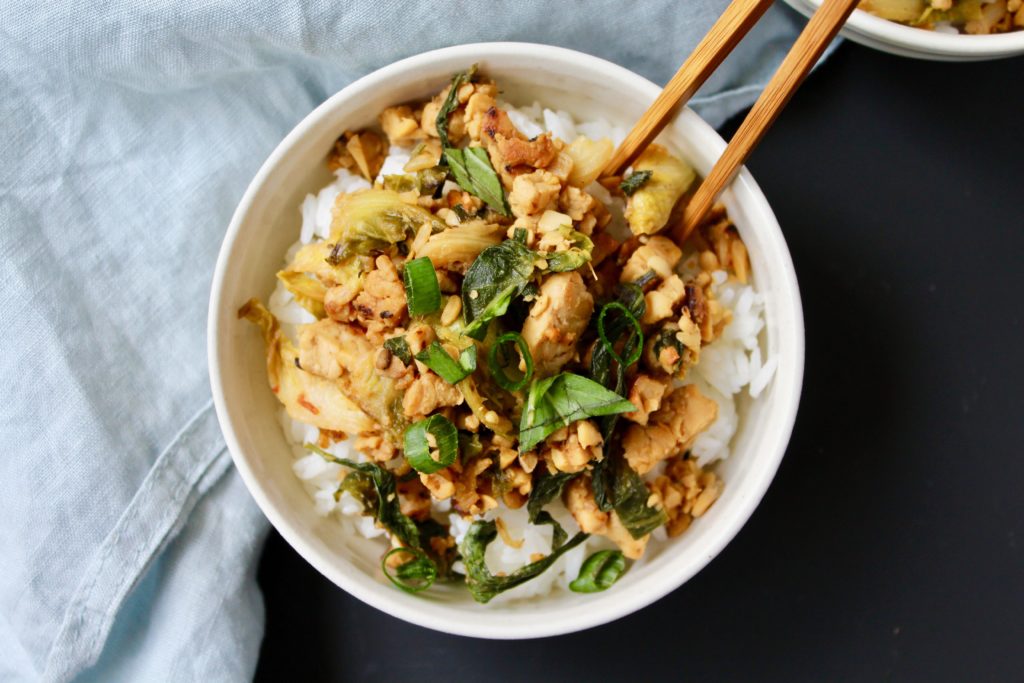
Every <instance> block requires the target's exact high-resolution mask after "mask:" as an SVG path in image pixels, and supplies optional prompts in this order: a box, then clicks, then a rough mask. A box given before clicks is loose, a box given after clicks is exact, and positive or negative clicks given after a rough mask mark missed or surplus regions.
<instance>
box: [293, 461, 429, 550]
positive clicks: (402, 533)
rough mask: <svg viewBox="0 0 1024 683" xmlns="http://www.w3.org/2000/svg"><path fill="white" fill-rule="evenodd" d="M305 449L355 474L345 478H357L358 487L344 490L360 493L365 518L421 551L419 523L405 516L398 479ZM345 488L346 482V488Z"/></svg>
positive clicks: (363, 464) (367, 464)
mask: <svg viewBox="0 0 1024 683" xmlns="http://www.w3.org/2000/svg"><path fill="white" fill-rule="evenodd" d="M305 448H306V450H309V451H312V452H314V453H316V454H318V455H319V456H320V457H322V458H323V459H324V460H327V461H328V462H334V463H337V464H339V465H342V466H343V467H347V468H349V469H350V470H354V471H353V472H351V473H350V474H349V475H348V476H347V477H345V480H346V481H347V480H348V478H349V477H352V476H355V477H357V480H356V483H355V484H354V485H353V486H351V487H349V488H344V490H348V491H353V490H355V491H358V495H355V497H356V498H357V499H358V500H359V502H360V503H362V505H363V514H367V515H371V516H373V518H374V519H376V520H377V522H378V523H379V524H380V525H381V526H382V527H384V528H385V529H387V531H388V533H390V534H391V535H392V536H394V537H395V538H397V539H398V540H399V541H401V542H402V544H403V545H405V546H408V547H410V548H419V547H420V534H419V529H417V527H416V523H415V522H414V521H412V519H411V518H410V517H408V516H407V515H406V514H404V513H403V512H402V508H401V506H400V505H399V501H398V494H397V493H396V491H395V478H394V476H392V474H391V473H390V472H388V471H387V470H386V469H384V468H383V467H381V466H380V465H378V464H376V463H372V462H354V461H352V460H346V459H345V458H339V457H337V456H336V455H332V454H331V453H328V452H327V451H325V450H324V449H322V448H320V447H319V446H317V445H315V444H311V443H307V444H305ZM344 484H345V482H344V481H343V482H342V487H344ZM370 484H372V487H371V486H370Z"/></svg>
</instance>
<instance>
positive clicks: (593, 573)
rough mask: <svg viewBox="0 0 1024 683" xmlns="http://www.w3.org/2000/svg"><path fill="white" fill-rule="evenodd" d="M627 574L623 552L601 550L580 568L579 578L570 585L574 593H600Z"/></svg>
mask: <svg viewBox="0 0 1024 683" xmlns="http://www.w3.org/2000/svg"><path fill="white" fill-rule="evenodd" d="M625 573H626V557H625V555H623V554H622V551H621V550H599V551H597V552H596V553H594V554H593V555H591V556H590V557H588V558H587V559H586V560H585V561H584V562H583V566H582V567H580V573H579V576H577V577H576V579H575V580H574V581H573V582H572V583H570V584H569V590H571V591H573V592H574V593H598V592H600V591H603V590H608V589H609V588H611V586H612V584H613V583H615V582H616V581H618V580H619V578H620V577H621V576H622V575H623V574H625Z"/></svg>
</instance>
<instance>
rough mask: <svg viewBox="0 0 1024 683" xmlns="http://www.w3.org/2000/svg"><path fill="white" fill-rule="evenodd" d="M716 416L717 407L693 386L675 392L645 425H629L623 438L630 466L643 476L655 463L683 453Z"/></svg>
mask: <svg viewBox="0 0 1024 683" xmlns="http://www.w3.org/2000/svg"><path fill="white" fill-rule="evenodd" d="M716 417H718V404H717V403H715V402H714V401H713V400H712V399H710V398H707V397H706V396H704V395H703V394H701V393H700V390H698V389H697V387H696V386H694V385H693V384H687V385H686V386H684V387H680V388H679V389H676V390H675V391H673V392H672V393H670V394H669V395H668V396H667V397H665V398H664V399H663V401H662V404H661V407H660V408H658V410H656V411H655V412H654V413H652V414H651V416H650V419H649V421H648V424H647V425H646V426H642V425H639V424H631V425H629V428H628V429H627V430H626V433H625V434H624V435H623V437H622V450H623V453H624V454H625V456H626V460H627V461H628V462H629V465H630V467H632V468H633V469H634V470H636V471H637V472H639V473H640V474H646V473H648V472H650V471H651V469H653V468H654V466H655V465H656V464H658V463H659V462H661V461H662V460H665V459H666V458H670V457H672V456H673V455H677V454H679V453H681V452H682V451H685V450H686V449H687V447H689V445H690V443H692V442H693V439H694V438H695V437H696V436H697V435H698V434H700V433H701V432H702V431H704V430H705V429H707V428H708V427H710V426H711V423H712V422H714V421H715V418H716Z"/></svg>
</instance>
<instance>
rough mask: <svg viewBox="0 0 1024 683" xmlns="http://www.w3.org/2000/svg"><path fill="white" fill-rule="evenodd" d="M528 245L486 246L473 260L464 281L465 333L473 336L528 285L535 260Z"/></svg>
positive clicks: (497, 315) (508, 242)
mask: <svg viewBox="0 0 1024 683" xmlns="http://www.w3.org/2000/svg"><path fill="white" fill-rule="evenodd" d="M536 258H537V257H536V254H534V253H533V252H532V251H531V250H530V249H529V247H527V246H526V245H524V244H521V243H519V242H516V241H515V240H505V241H504V242H502V243H501V244H496V245H494V246H493V247H487V248H486V249H484V250H483V251H482V252H480V255H479V256H477V257H476V259H474V261H473V263H472V264H470V266H469V269H468V270H467V271H466V276H465V277H464V278H463V280H462V310H463V315H464V316H465V318H466V329H465V330H464V333H465V334H468V335H472V334H473V333H474V332H478V331H479V329H480V328H481V327H482V326H483V325H484V324H486V323H487V322H488V321H490V320H492V319H494V318H497V317H500V316H502V315H504V314H505V312H506V311H507V310H508V307H509V304H510V303H511V302H512V299H513V298H515V297H516V296H519V294H521V293H522V291H523V290H524V289H525V288H526V286H527V285H528V284H529V281H530V276H531V275H533V268H534V266H533V263H534V261H535V260H536Z"/></svg>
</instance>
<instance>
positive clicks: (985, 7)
mask: <svg viewBox="0 0 1024 683" xmlns="http://www.w3.org/2000/svg"><path fill="white" fill-rule="evenodd" d="M859 7H860V9H862V10H864V11H866V12H869V13H871V14H873V15H875V16H877V17H881V18H882V19H888V20H889V21H895V22H897V23H900V24H906V25H907V26H913V27H915V28H922V29H930V30H934V31H940V32H944V33H954V34H955V33H967V34H971V35H988V34H993V33H1006V32H1008V31H1015V30H1020V29H1021V28H1024V2H1022V0H991V1H989V0H861V3H860V5H859Z"/></svg>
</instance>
